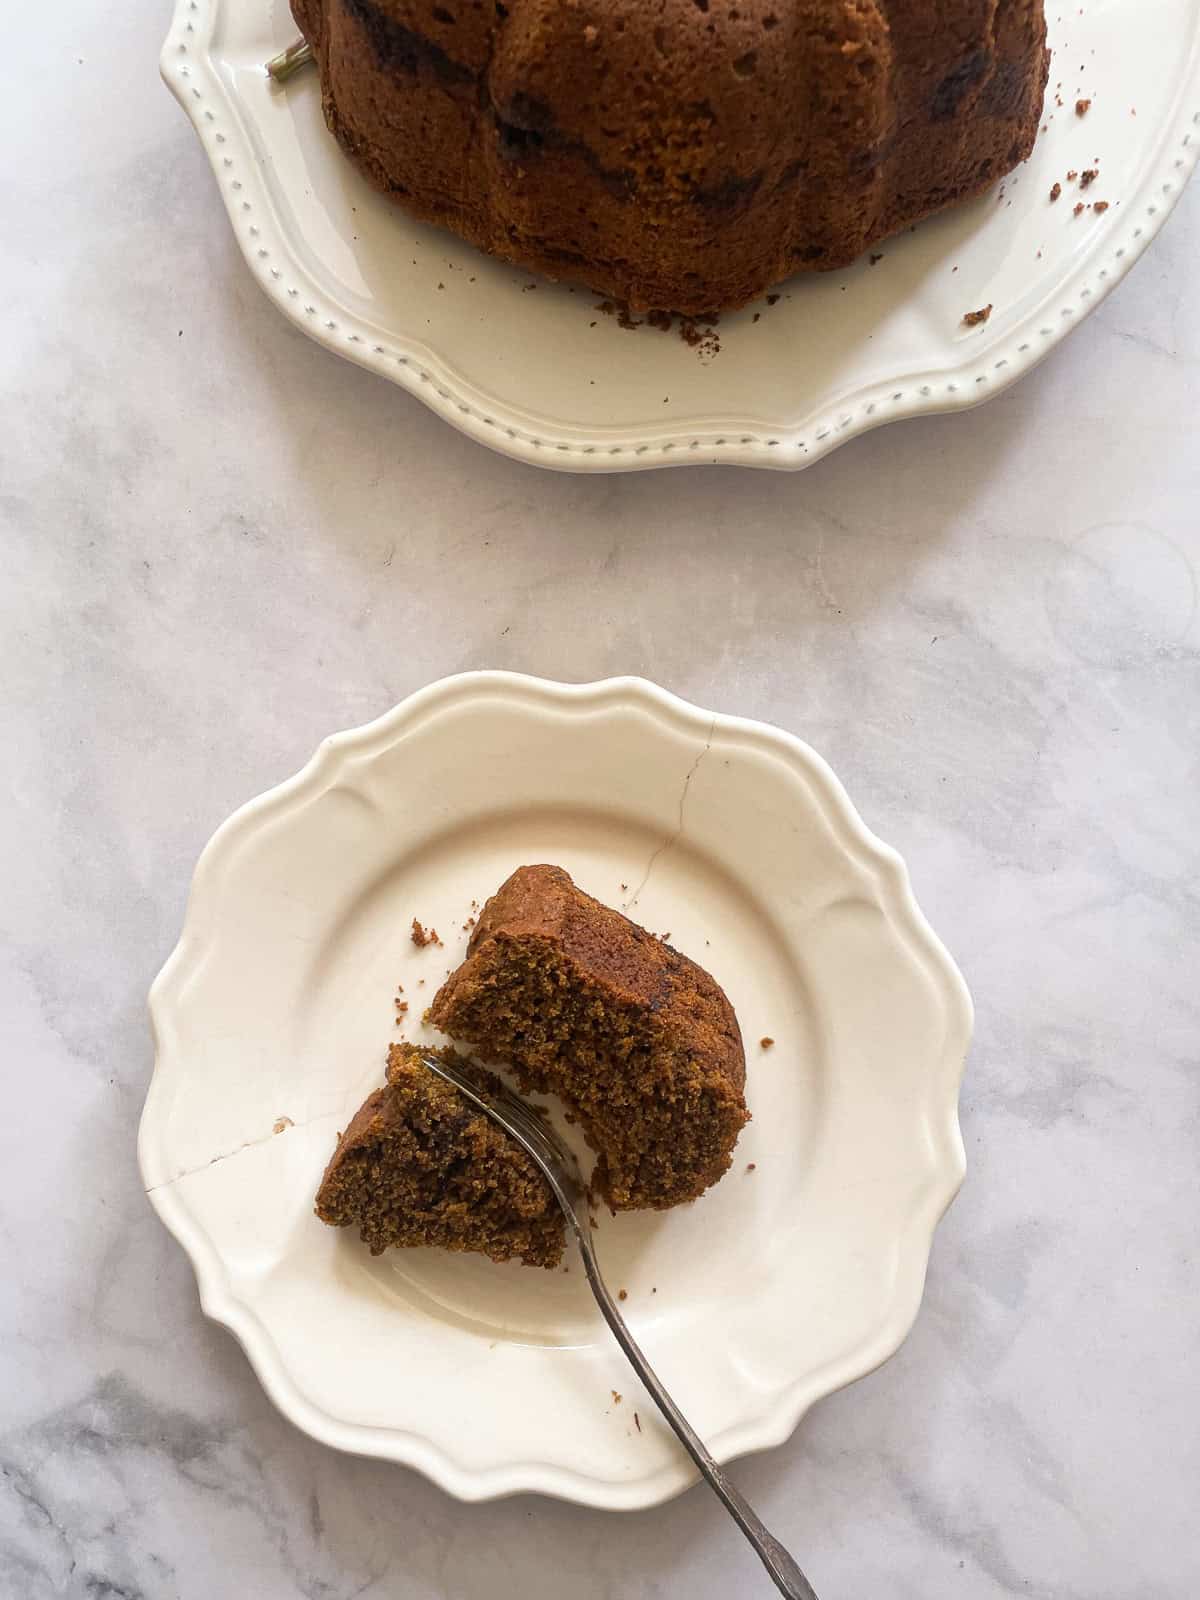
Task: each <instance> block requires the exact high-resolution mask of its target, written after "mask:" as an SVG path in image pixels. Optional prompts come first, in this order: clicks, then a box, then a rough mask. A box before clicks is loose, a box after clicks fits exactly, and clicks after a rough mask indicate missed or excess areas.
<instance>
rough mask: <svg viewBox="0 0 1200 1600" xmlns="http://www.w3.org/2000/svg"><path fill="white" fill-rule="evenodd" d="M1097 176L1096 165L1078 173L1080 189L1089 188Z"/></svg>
mask: <svg viewBox="0 0 1200 1600" xmlns="http://www.w3.org/2000/svg"><path fill="white" fill-rule="evenodd" d="M1099 176H1100V169H1099V168H1098V167H1089V168H1088V169H1087V171H1086V172H1081V173H1080V174H1079V187H1080V188H1081V189H1089V188H1091V186H1092V184H1093V183H1095V181H1096V179H1097V178H1098V177H1099Z"/></svg>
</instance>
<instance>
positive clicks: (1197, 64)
mask: <svg viewBox="0 0 1200 1600" xmlns="http://www.w3.org/2000/svg"><path fill="white" fill-rule="evenodd" d="M223 3H224V4H228V3H229V0H175V11H174V14H173V17H172V21H171V25H170V28H169V31H168V33H167V37H166V39H165V40H164V43H163V47H162V52H161V55H160V61H159V66H160V71H161V74H162V77H163V81H164V82H165V83H166V85H167V87H168V88H169V89H170V91H171V93H172V94H173V95H174V96H175V98H176V99H177V100H178V101H179V104H180V105H181V106H182V108H183V109H184V111H185V112H186V113H187V116H188V118H189V120H190V121H191V123H192V126H193V127H194V128H195V130H196V132H197V134H198V135H199V136H200V140H201V144H202V146H203V148H204V150H205V153H206V155H207V156H208V158H209V162H210V164H211V166H212V168H213V173H214V176H215V177H216V179H217V183H218V189H219V191H220V194H221V198H222V200H223V202H224V204H225V208H226V212H227V214H228V216H229V221H230V225H231V227H232V228H233V232H234V235H235V237H236V239H237V241H238V245H239V247H240V249H241V251H242V254H243V257H244V258H245V261H246V264H247V266H248V267H249V268H250V270H251V272H252V273H253V275H254V277H255V279H256V281H257V282H258V284H259V285H260V287H261V288H262V289H263V290H264V291H265V292H266V294H267V295H268V296H269V297H270V299H271V300H272V302H273V303H274V304H275V305H276V306H277V307H278V308H279V310H281V311H282V312H283V313H284V315H285V316H286V317H287V318H288V320H289V321H290V322H291V323H292V324H293V325H294V326H295V327H298V328H300V329H301V330H302V331H303V332H304V333H305V334H307V335H308V336H309V337H310V338H312V339H314V340H315V341H316V342H317V343H318V344H321V345H323V346H324V347H325V348H326V349H327V350H330V351H331V352H333V353H334V354H335V355H339V356H342V357H345V358H346V359H347V360H350V361H353V362H355V363H356V364H357V365H359V366H362V367H365V368H366V369H367V370H368V371H371V372H375V373H377V374H378V375H379V376H382V377H384V378H387V379H388V380H389V381H391V382H393V383H396V384H398V385H399V386H400V387H401V388H403V389H405V390H407V392H408V393H409V394H412V395H414V396H415V397H416V398H417V399H418V400H420V401H421V402H422V403H423V404H425V405H426V406H428V407H429V408H430V409H431V410H432V411H434V412H435V413H436V414H437V415H439V416H440V417H442V418H443V420H445V421H447V422H449V423H451V424H452V425H453V426H454V427H455V428H457V429H459V431H460V432H462V433H465V434H467V435H468V437H470V438H472V439H475V440H476V441H477V442H478V443H480V444H483V445H486V446H487V447H488V448H490V449H493V450H497V451H499V452H500V453H501V454H504V455H507V456H511V457H513V458H514V459H516V460H519V461H525V462H529V463H532V464H534V465H537V466H542V467H548V468H552V469H555V470H559V471H573V472H624V471H631V470H643V469H647V468H651V467H667V466H684V465H688V464H696V463H706V464H727V465H738V466H750V467H760V468H774V469H776V470H785V471H787V470H790V471H796V470H799V469H802V468H804V467H807V466H811V465H812V464H813V463H814V462H816V461H819V460H820V459H821V458H822V457H823V456H825V455H827V454H828V453H829V452H830V451H831V450H834V449H836V448H837V447H838V446H839V445H841V444H845V443H848V442H849V440H850V439H853V438H856V437H858V436H860V435H861V434H864V433H869V432H871V431H872V430H873V429H875V428H877V427H880V426H882V424H883V423H885V422H893V421H900V420H902V419H904V418H907V417H914V416H927V415H933V414H941V413H945V412H951V411H961V410H967V409H970V408H972V407H974V406H976V405H979V404H982V403H983V402H984V401H985V400H988V399H991V398H993V397H994V396H996V395H998V394H1001V393H1003V392H1004V390H1006V389H1007V388H1009V387H1010V386H1011V385H1012V384H1013V383H1015V382H1016V381H1017V380H1018V379H1019V378H1021V377H1023V376H1024V375H1025V374H1026V373H1027V372H1030V371H1031V370H1032V369H1033V368H1034V367H1035V366H1036V365H1037V364H1038V363H1039V362H1040V361H1041V360H1042V359H1043V357H1045V356H1046V355H1048V354H1049V352H1050V351H1051V350H1052V349H1054V348H1055V346H1056V345H1058V344H1059V343H1061V341H1062V340H1063V339H1064V338H1065V337H1066V335H1067V334H1068V333H1069V332H1070V331H1071V330H1072V329H1073V328H1074V327H1077V326H1078V325H1079V323H1080V322H1082V321H1083V320H1084V319H1085V318H1086V317H1087V316H1088V315H1090V313H1091V312H1092V311H1094V310H1095V309H1096V308H1097V306H1099V305H1100V304H1102V302H1103V301H1104V300H1105V299H1106V298H1107V296H1108V295H1109V294H1110V293H1111V291H1112V290H1113V289H1114V288H1115V287H1116V286H1117V284H1118V283H1119V282H1120V281H1121V280H1122V279H1123V278H1124V276H1125V275H1126V273H1127V272H1128V271H1129V270H1130V268H1131V267H1132V266H1133V265H1134V263H1135V262H1136V261H1137V260H1138V259H1140V257H1141V255H1142V254H1143V252H1144V251H1145V250H1146V249H1147V247H1148V246H1149V244H1150V242H1151V241H1152V239H1153V238H1154V237H1155V236H1156V235H1157V233H1158V232H1159V230H1160V228H1161V227H1162V226H1163V224H1164V223H1165V222H1166V220H1167V217H1168V216H1169V215H1170V214H1171V212H1172V210H1173V209H1174V207H1175V204H1176V202H1177V201H1178V199H1179V196H1180V194H1181V193H1182V192H1183V189H1184V187H1185V185H1186V183H1187V180H1188V178H1189V177H1190V176H1191V173H1192V172H1193V171H1194V169H1195V166H1196V164H1197V161H1198V160H1200V28H1198V29H1197V30H1195V31H1194V33H1193V37H1192V40H1191V55H1190V60H1189V62H1188V65H1187V69H1186V73H1185V77H1184V79H1183V81H1182V83H1181V87H1180V90H1179V95H1178V100H1177V104H1176V106H1175V107H1174V108H1173V111H1172V116H1173V118H1174V117H1175V116H1176V114H1177V115H1178V118H1179V119H1180V126H1179V127H1178V128H1177V129H1176V136H1175V137H1170V138H1169V137H1167V136H1165V135H1164V136H1163V137H1162V139H1161V140H1160V148H1159V149H1158V151H1157V152H1156V155H1155V157H1154V159H1153V161H1152V162H1150V161H1148V162H1147V166H1146V170H1145V171H1144V173H1143V181H1142V190H1143V191H1144V193H1145V194H1149V193H1150V191H1153V194H1154V198H1155V203H1154V204H1153V205H1148V206H1147V207H1146V208H1145V210H1144V214H1142V213H1141V211H1140V209H1139V208H1134V207H1130V209H1129V210H1128V211H1126V212H1124V213H1123V214H1122V217H1121V219H1120V221H1119V223H1118V222H1117V221H1116V220H1115V219H1109V220H1110V227H1109V232H1108V234H1107V236H1106V238H1105V241H1104V247H1103V251H1101V249H1100V248H1099V247H1097V248H1096V249H1094V250H1092V251H1091V252H1090V253H1089V254H1088V255H1086V256H1084V257H1083V258H1082V259H1080V260H1079V261H1078V262H1076V263H1073V264H1072V266H1071V268H1070V270H1068V271H1066V272H1065V273H1064V276H1063V279H1062V281H1061V283H1060V284H1059V285H1058V287H1057V289H1056V290H1053V291H1048V293H1047V295H1046V296H1045V297H1044V299H1043V301H1042V302H1041V303H1040V304H1039V306H1038V307H1035V308H1034V309H1033V310H1031V311H1030V313H1029V314H1028V315H1027V316H1026V317H1025V319H1024V320H1023V322H1022V323H1021V324H1020V325H1019V326H1018V327H1017V329H1015V330H1014V332H1013V335H1012V339H1011V345H1010V347H1009V348H1007V349H1006V350H1001V349H999V347H996V346H992V347H989V348H988V350H987V354H986V358H985V359H982V360H981V359H980V358H978V357H976V358H975V359H974V360H971V359H968V360H965V361H964V362H962V363H961V364H959V365H956V366H955V367H953V368H947V369H945V370H941V371H939V372H938V373H937V374H936V375H935V374H934V373H933V372H931V371H929V370H925V371H906V372H904V373H901V374H899V375H898V376H897V377H895V378H894V379H889V380H888V381H887V382H879V383H875V384H870V385H859V386H856V387H854V388H852V389H851V390H849V391H848V392H847V393H846V394H845V395H844V396H843V397H841V398H840V399H839V400H838V401H837V402H836V403H831V404H829V405H828V406H827V407H823V408H820V409H818V410H817V411H814V412H811V413H809V414H808V415H806V416H805V417H804V418H802V419H801V420H800V421H798V422H796V423H794V424H791V425H789V427H786V428H780V429H779V433H780V434H781V435H782V434H785V433H791V434H792V435H793V436H792V437H789V438H784V437H774V436H770V437H768V436H765V435H758V434H756V432H755V426H756V425H755V424H753V423H747V422H746V421H745V419H740V420H739V419H738V418H737V417H732V416H731V417H729V418H728V419H727V420H726V422H725V423H723V424H714V425H713V427H711V428H710V429H705V430H700V431H697V430H692V429H688V430H684V431H683V432H679V433H671V432H669V431H666V430H660V431H656V433H655V435H654V437H652V438H647V437H644V436H643V435H640V434H634V433H628V434H623V435H621V436H619V437H611V438H610V437H596V438H595V439H590V440H581V438H580V437H579V436H580V434H581V433H582V432H583V431H584V430H582V429H581V428H579V427H578V426H577V425H573V424H566V423H561V422H558V421H556V420H555V419H554V418H553V417H550V416H546V417H545V426H544V427H542V428H540V429H539V431H538V432H537V433H532V432H530V431H529V428H528V427H527V425H526V418H527V416H528V412H527V411H526V412H525V413H524V414H522V413H521V411H520V410H519V409H518V408H517V407H515V406H514V405H513V404H512V402H506V401H504V400H502V399H500V398H499V397H490V398H479V397H478V391H477V390H476V389H475V388H474V386H473V385H471V384H469V383H468V382H466V381H465V380H461V379H459V378H458V377H457V376H456V375H455V373H454V372H453V371H452V370H451V369H450V368H449V366H448V365H447V363H446V362H444V361H442V360H441V359H440V358H437V357H436V356H433V357H432V358H431V357H429V356H425V357H423V356H422V355H421V354H420V353H419V341H416V340H413V339H411V338H410V339H407V340H406V339H405V338H403V337H400V336H396V335H391V336H389V337H390V339H391V343H392V345H393V346H394V347H395V348H393V349H391V350H389V349H388V348H387V347H386V346H384V345H380V344H379V343H378V339H377V336H376V335H375V334H374V333H372V332H371V331H370V329H369V327H368V325H367V324H366V323H365V322H362V321H358V320H356V319H355V318H354V317H353V316H351V315H350V314H348V313H347V312H346V311H345V308H341V307H335V306H333V305H332V304H331V303H330V302H329V301H328V298H327V297H326V296H324V295H322V293H321V291H320V290H319V289H317V288H316V286H315V285H314V284H313V283H312V280H311V278H308V288H307V291H306V294H305V296H304V298H303V301H302V300H301V298H299V297H297V296H295V295H289V294H288V292H287V291H286V290H285V289H284V288H283V287H282V283H281V280H280V279H278V278H277V277H273V276H272V273H271V270H270V268H269V267H265V266H264V264H263V260H262V259H260V254H261V251H262V249H263V247H262V245H261V244H260V243H259V242H258V233H257V230H256V231H255V236H254V237H251V234H250V232H249V231H248V230H247V229H245V228H243V227H242V226H240V220H239V218H238V216H237V212H236V209H235V198H234V195H233V194H232V192H231V191H230V189H229V188H228V186H227V185H226V184H225V183H223V182H221V170H220V168H221V162H222V160H223V159H227V158H229V152H228V150H227V151H226V156H225V157H224V158H223V157H222V155H221V154H220V153H219V151H218V148H217V145H216V144H215V143H214V142H213V141H214V139H215V138H217V137H219V138H220V140H221V143H222V145H227V144H228V138H229V135H227V134H224V133H222V134H219V135H218V134H216V133H215V131H212V130H210V129H209V128H207V127H206V125H205V123H206V115H208V116H210V115H211V113H209V112H208V111H207V108H206V107H205V106H204V104H203V97H204V91H203V90H201V89H199V88H198V87H197V86H196V83H195V82H194V81H193V74H194V72H199V73H200V74H201V75H202V77H203V80H204V83H205V88H206V90H207V91H208V92H209V93H214V92H215V93H217V94H219V95H220V96H221V97H222V98H223V100H224V102H225V104H226V106H227V108H229V109H230V110H232V107H233V100H234V97H233V96H231V94H230V92H229V90H228V89H227V87H226V86H225V85H224V84H223V83H222V81H221V78H220V74H219V73H218V72H217V70H216V67H215V64H214V62H213V59H212V57H211V55H210V54H209V52H208V46H209V43H210V41H211V35H212V32H213V28H214V26H215V22H216V17H217V10H218V7H219V6H220V5H221V4H223ZM198 19H199V20H198ZM182 57H186V62H185V61H184V60H183V59H181V58H182ZM1189 105H1190V106H1191V109H1190V110H1189V109H1188V106H1189ZM231 125H232V126H235V127H237V138H238V140H239V144H238V146H236V147H235V148H236V150H237V152H238V153H239V154H240V155H241V157H242V158H243V159H242V162H241V166H240V168H239V171H240V173H241V174H242V177H241V179H240V180H239V181H240V183H242V184H247V183H248V184H251V185H253V186H255V188H256V189H259V190H265V186H264V185H263V180H262V178H261V176H260V174H259V172H258V170H257V163H256V162H255V161H254V160H253V159H252V158H251V157H250V155H249V148H248V141H247V140H246V139H245V136H244V134H243V131H242V129H241V127H240V125H239V124H238V122H237V118H236V117H234V118H231ZM210 131H212V137H210ZM1135 209H1138V210H1139V214H1138V215H1137V216H1135V214H1134V212H1135ZM276 249H277V250H278V251H279V252H280V254H282V255H287V256H289V258H290V261H291V266H292V270H293V272H294V273H295V275H296V276H297V278H300V279H303V278H306V277H307V274H306V272H305V270H304V269H303V268H302V267H301V266H300V264H299V262H298V260H297V258H296V257H295V255H294V253H292V252H289V251H288V250H287V247H286V246H285V245H277V246H276ZM306 304H307V305H309V306H311V307H312V308H313V311H312V314H310V313H309V312H307V311H306V310H305V305H306ZM335 309H336V310H337V313H338V315H337V316H336V317H335V316H332V315H330V314H329V313H330V312H331V311H333V310H335ZM318 311H319V314H318ZM339 319H340V320H339ZM1047 321H1049V322H1050V324H1051V325H1050V327H1048V328H1047V327H1045V326H1041V325H1042V324H1044V323H1045V322H1047ZM951 380H953V381H951ZM935 383H936V387H935ZM898 386H903V387H902V390H901V393H900V394H899V396H898V397H897V387H898ZM848 407H853V412H852V414H850V415H847V414H846V412H847V408H848ZM729 435H733V436H734V437H727V436H729Z"/></svg>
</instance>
